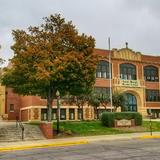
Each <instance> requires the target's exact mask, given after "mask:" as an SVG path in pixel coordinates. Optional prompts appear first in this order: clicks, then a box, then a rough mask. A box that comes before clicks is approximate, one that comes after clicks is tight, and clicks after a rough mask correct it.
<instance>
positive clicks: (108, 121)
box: [101, 112, 115, 127]
mask: <svg viewBox="0 0 160 160" xmlns="http://www.w3.org/2000/svg"><path fill="white" fill-rule="evenodd" d="M114 115H115V114H114V113H113V112H103V113H102V116H101V121H102V124H103V125H104V126H107V127H113V126H114V119H115V118H114Z"/></svg>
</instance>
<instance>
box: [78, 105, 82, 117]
mask: <svg viewBox="0 0 160 160" xmlns="http://www.w3.org/2000/svg"><path fill="white" fill-rule="evenodd" d="M78 119H79V120H81V119H82V109H80V108H79V109H78Z"/></svg>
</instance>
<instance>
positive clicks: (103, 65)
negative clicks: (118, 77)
mask: <svg viewBox="0 0 160 160" xmlns="http://www.w3.org/2000/svg"><path fill="white" fill-rule="evenodd" d="M96 78H109V63H108V62H106V61H100V62H99V63H98V65H97V71H96Z"/></svg>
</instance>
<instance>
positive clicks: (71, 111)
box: [69, 109, 75, 120]
mask: <svg viewBox="0 0 160 160" xmlns="http://www.w3.org/2000/svg"><path fill="white" fill-rule="evenodd" d="M69 119H70V120H74V119H75V112H74V109H69Z"/></svg>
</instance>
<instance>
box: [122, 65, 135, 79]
mask: <svg viewBox="0 0 160 160" xmlns="http://www.w3.org/2000/svg"><path fill="white" fill-rule="evenodd" d="M120 79H126V80H137V69H136V66H135V65H134V64H131V63H122V64H120Z"/></svg>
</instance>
